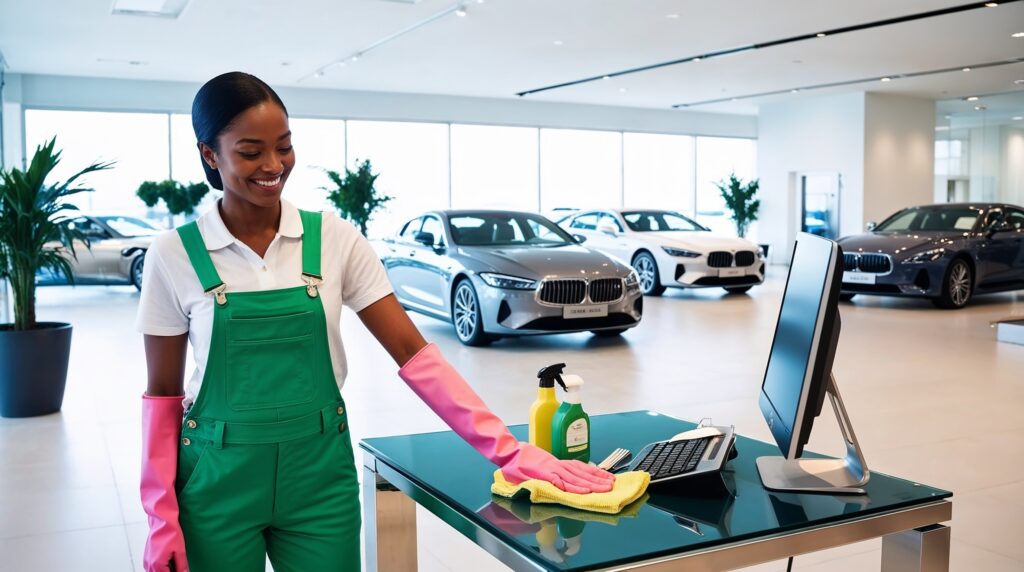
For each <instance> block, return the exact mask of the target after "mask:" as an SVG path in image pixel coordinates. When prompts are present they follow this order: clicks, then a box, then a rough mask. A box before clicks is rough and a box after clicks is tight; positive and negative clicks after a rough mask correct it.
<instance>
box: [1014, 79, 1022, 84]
mask: <svg viewBox="0 0 1024 572" xmlns="http://www.w3.org/2000/svg"><path fill="white" fill-rule="evenodd" d="M1013 83H1015V84H1017V85H1020V84H1022V83H1024V79H1015V80H1013Z"/></svg>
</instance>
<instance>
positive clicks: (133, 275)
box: [129, 254, 146, 290]
mask: <svg viewBox="0 0 1024 572" xmlns="http://www.w3.org/2000/svg"><path fill="white" fill-rule="evenodd" d="M145 263H146V255H145V254H140V255H138V256H136V257H135V260H133V261H132V267H131V270H130V271H129V278H130V279H131V281H132V286H135V287H136V288H137V289H139V290H142V267H143V265H144V264H145Z"/></svg>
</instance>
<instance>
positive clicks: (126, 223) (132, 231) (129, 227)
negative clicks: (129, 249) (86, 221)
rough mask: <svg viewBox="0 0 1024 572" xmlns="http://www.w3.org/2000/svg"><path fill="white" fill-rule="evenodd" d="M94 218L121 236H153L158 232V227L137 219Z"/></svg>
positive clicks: (123, 217)
mask: <svg viewBox="0 0 1024 572" xmlns="http://www.w3.org/2000/svg"><path fill="white" fill-rule="evenodd" d="M96 218H98V219H99V220H101V221H102V222H103V224H105V225H107V226H109V227H110V228H112V229H114V232H116V233H118V234H120V235H121V236H127V237H133V236H153V235H154V234H156V233H158V232H160V228H159V227H157V226H154V225H153V224H152V223H150V222H147V221H144V220H142V219H139V218H134V217H129V216H101V217H96Z"/></svg>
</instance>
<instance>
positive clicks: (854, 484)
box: [757, 376, 871, 495]
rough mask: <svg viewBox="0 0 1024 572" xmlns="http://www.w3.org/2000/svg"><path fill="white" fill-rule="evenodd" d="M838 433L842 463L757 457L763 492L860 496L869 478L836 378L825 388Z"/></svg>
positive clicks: (831, 377)
mask: <svg viewBox="0 0 1024 572" xmlns="http://www.w3.org/2000/svg"><path fill="white" fill-rule="evenodd" d="M826 392H827V393H828V398H829V401H830V402H831V403H832V410H833V411H834V412H835V414H836V421H838V422H839V429H840V430H841V431H842V433H843V441H845V442H846V458H844V459H786V458H785V457H781V456H777V457H758V458H757V472H758V473H760V475H761V483H762V484H764V488H766V489H768V490H772V491H796V492H808V493H829V494H853V495H862V494H864V492H865V491H864V489H863V488H862V487H863V486H864V485H866V484H867V482H868V479H869V478H870V476H871V474H870V473H869V472H868V465H867V462H865V461H864V453H863V451H861V449H860V443H859V442H858V441H857V436H856V435H855V434H854V432H853V424H852V423H851V422H850V417H849V415H847V413H846V407H845V406H844V405H843V398H842V397H841V396H840V395H839V386H838V384H836V378H835V376H830V377H829V384H828V387H827V388H826Z"/></svg>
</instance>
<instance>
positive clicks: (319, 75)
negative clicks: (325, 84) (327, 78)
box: [313, 70, 324, 78]
mask: <svg viewBox="0 0 1024 572" xmlns="http://www.w3.org/2000/svg"><path fill="white" fill-rule="evenodd" d="M313 77H316V78H321V77H324V72H322V71H320V70H316V71H315V72H313Z"/></svg>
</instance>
